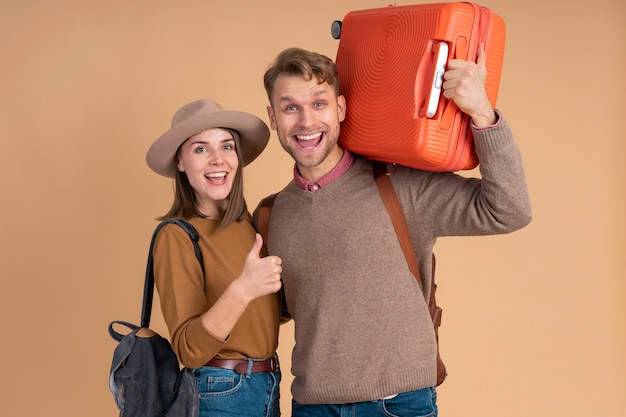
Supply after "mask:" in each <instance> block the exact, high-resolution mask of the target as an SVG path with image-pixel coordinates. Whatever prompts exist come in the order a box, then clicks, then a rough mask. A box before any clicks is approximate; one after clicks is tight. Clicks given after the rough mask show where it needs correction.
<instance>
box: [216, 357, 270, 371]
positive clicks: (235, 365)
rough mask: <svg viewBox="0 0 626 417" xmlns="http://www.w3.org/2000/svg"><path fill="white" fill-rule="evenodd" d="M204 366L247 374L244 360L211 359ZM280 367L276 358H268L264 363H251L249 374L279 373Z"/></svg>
mask: <svg viewBox="0 0 626 417" xmlns="http://www.w3.org/2000/svg"><path fill="white" fill-rule="evenodd" d="M204 366H213V367H215V368H222V369H232V370H233V371H235V372H237V373H238V374H239V375H245V374H247V373H248V361H247V360H245V359H215V358H213V359H211V360H210V361H208V362H207V363H205V364H204ZM279 370H280V365H279V364H278V359H277V358H270V359H266V360H264V361H252V368H251V369H250V373H253V374H255V373H258V372H269V371H279Z"/></svg>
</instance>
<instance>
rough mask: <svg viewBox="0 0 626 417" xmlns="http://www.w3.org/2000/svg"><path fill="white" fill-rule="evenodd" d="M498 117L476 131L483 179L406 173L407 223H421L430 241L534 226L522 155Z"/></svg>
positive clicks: (506, 125)
mask: <svg viewBox="0 0 626 417" xmlns="http://www.w3.org/2000/svg"><path fill="white" fill-rule="evenodd" d="M499 116H500V117H499V121H498V123H496V124H495V125H494V126H492V127H489V128H484V129H473V130H472V132H473V135H474V144H475V149H476V153H477V155H478V158H479V161H480V164H479V169H480V174H481V178H467V177H464V176H462V175H459V174H457V173H426V172H423V171H417V170H413V171H412V172H410V173H409V174H408V175H411V179H409V180H408V181H405V182H404V184H403V185H405V186H406V187H408V188H409V189H408V190H406V192H407V194H408V195H409V196H408V197H407V196H406V194H405V198H410V200H411V202H410V204H411V205H412V207H413V209H414V210H415V212H414V213H413V215H412V216H410V215H409V216H408V218H413V219H421V221H419V222H418V224H419V227H420V228H421V229H422V230H421V232H422V233H425V234H426V235H427V236H429V237H430V238H433V239H434V238H437V237H439V236H474V235H489V234H503V233H510V232H513V231H515V230H518V229H520V228H522V227H524V226H526V225H527V224H528V223H529V222H530V220H531V217H532V215H531V208H530V199H529V196H528V190H527V186H526V180H525V176H524V168H523V165H522V158H521V154H520V151H519V149H518V147H517V145H516V143H515V141H514V139H513V134H512V132H511V130H510V128H509V126H508V124H507V122H506V120H505V119H504V118H503V117H502V115H501V114H499ZM393 177H394V176H392V179H393ZM399 186H402V184H399Z"/></svg>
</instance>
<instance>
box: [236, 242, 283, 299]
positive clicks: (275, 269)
mask: <svg viewBox="0 0 626 417" xmlns="http://www.w3.org/2000/svg"><path fill="white" fill-rule="evenodd" d="M262 248H263V238H262V237H261V235H259V234H258V233H257V235H256V240H255V241H254V244H253V245H252V249H251V250H250V252H249V253H248V256H247V257H246V262H245V264H244V266H243V271H242V272H241V275H240V276H239V278H237V279H238V280H239V281H240V284H241V288H242V291H243V294H245V296H246V298H249V301H252V300H253V299H255V298H258V297H261V296H264V295H268V294H272V293H275V292H277V291H278V290H280V288H281V286H282V283H281V282H280V273H281V272H282V267H281V264H282V260H281V259H280V258H279V257H278V256H266V257H264V258H262V257H261V256H260V252H261V249H262Z"/></svg>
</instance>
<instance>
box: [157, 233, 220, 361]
mask: <svg viewBox="0 0 626 417" xmlns="http://www.w3.org/2000/svg"><path fill="white" fill-rule="evenodd" d="M154 280H155V286H156V288H157V291H158V293H159V298H160V301H161V310H162V312H163V317H164V319H165V322H166V324H167V327H168V330H169V333H170V336H171V343H172V348H173V349H174V351H175V352H176V354H177V355H178V358H179V360H180V361H181V363H182V364H183V365H184V366H187V367H190V368H198V367H200V366H202V365H203V364H205V363H206V362H207V361H208V360H209V359H211V358H212V357H214V356H215V355H216V354H217V353H218V352H219V351H220V349H221V348H222V346H223V345H224V343H225V342H226V341H225V340H221V339H219V338H217V337H215V336H213V335H211V334H210V333H209V332H208V331H207V330H206V329H205V328H204V326H203V325H202V321H201V316H202V314H203V313H204V312H205V311H206V310H207V309H208V306H207V299H206V296H205V291H204V281H205V280H204V276H203V274H202V269H201V267H200V264H199V263H198V260H197V259H196V257H195V254H194V251H193V246H192V243H191V240H190V239H189V236H188V235H187V234H186V233H185V232H184V231H183V230H182V229H180V228H179V227H177V226H175V225H166V226H165V227H163V229H162V230H161V231H160V232H159V234H158V235H157V238H156V240H155V244H154Z"/></svg>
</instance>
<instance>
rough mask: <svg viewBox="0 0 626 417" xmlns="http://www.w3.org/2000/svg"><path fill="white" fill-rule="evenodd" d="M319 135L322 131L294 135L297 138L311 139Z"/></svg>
mask: <svg viewBox="0 0 626 417" xmlns="http://www.w3.org/2000/svg"><path fill="white" fill-rule="evenodd" d="M320 136H322V133H321V132H318V133H313V134H310V135H296V138H297V139H298V140H313V139H318V138H319V137H320Z"/></svg>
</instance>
